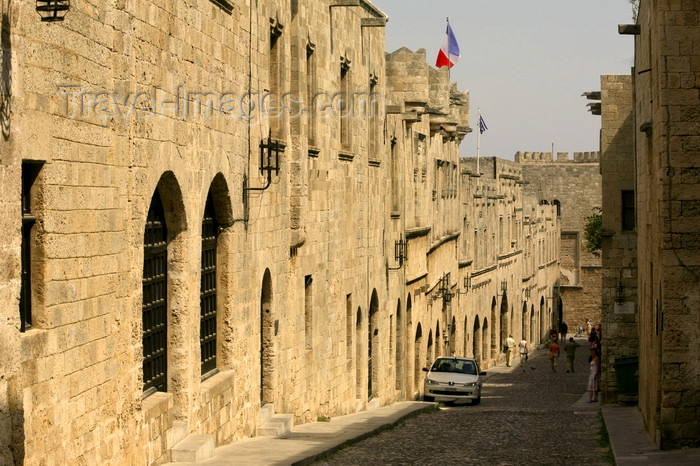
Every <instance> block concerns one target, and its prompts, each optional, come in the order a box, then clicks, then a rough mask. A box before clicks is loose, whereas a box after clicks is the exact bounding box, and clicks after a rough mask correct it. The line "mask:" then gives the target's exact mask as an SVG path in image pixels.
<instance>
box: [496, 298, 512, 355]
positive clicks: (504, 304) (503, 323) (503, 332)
mask: <svg viewBox="0 0 700 466" xmlns="http://www.w3.org/2000/svg"><path fill="white" fill-rule="evenodd" d="M500 318H501V319H500V321H499V323H498V325H499V327H500V332H499V334H500V336H501V341H499V342H498V348H499V349H500V348H501V347H502V346H503V344H504V343H505V341H506V338H508V335H510V326H509V322H510V319H509V318H508V296H506V294H505V293H503V298H502V299H501V315H500Z"/></svg>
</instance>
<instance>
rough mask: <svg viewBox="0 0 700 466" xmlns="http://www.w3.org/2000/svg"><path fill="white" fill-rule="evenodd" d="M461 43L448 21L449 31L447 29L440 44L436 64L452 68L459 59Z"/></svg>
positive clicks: (439, 66) (440, 66)
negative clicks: (458, 41) (458, 42)
mask: <svg viewBox="0 0 700 466" xmlns="http://www.w3.org/2000/svg"><path fill="white" fill-rule="evenodd" d="M459 57H460V53H459V44H457V39H456V38H455V35H454V33H453V32H452V28H451V27H450V24H449V23H447V31H445V38H444V39H442V45H441V46H440V51H439V52H438V56H437V60H435V66H436V67H438V68H442V67H443V66H446V67H448V68H452V67H453V66H455V64H456V63H457V62H458V61H459Z"/></svg>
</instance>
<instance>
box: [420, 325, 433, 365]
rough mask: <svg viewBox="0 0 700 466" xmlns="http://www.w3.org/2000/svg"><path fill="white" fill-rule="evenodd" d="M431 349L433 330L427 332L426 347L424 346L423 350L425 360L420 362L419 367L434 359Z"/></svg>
mask: <svg viewBox="0 0 700 466" xmlns="http://www.w3.org/2000/svg"><path fill="white" fill-rule="evenodd" d="M433 351H434V349H433V331H432V330H431V331H430V332H428V347H427V348H426V352H425V362H423V363H422V364H421V367H426V366H427V365H428V364H430V363H432V362H433V361H434V360H435V356H434V355H433Z"/></svg>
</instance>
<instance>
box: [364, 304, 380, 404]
mask: <svg viewBox="0 0 700 466" xmlns="http://www.w3.org/2000/svg"><path fill="white" fill-rule="evenodd" d="M378 311H379V298H378V297H377V290H373V291H372V299H371V300H370V303H369V319H368V322H367V323H368V325H367V399H368V400H371V399H372V398H374V397H375V396H376V395H377V393H376V391H377V387H378V385H379V384H378V380H377V379H378V372H379V363H380V360H379V359H380V358H379V354H380V352H379V312H378ZM373 357H374V358H375V359H377V361H376V362H375V363H374V364H373V362H372V358H373Z"/></svg>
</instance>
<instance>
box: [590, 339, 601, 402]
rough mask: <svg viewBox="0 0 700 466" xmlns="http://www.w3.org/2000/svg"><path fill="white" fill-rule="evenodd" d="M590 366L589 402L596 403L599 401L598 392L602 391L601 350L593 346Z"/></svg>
mask: <svg viewBox="0 0 700 466" xmlns="http://www.w3.org/2000/svg"><path fill="white" fill-rule="evenodd" d="M589 367H590V370H589V372H588V402H589V403H595V402H596V401H598V392H599V391H600V352H599V351H598V350H597V349H595V348H591V362H590V363H589Z"/></svg>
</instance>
